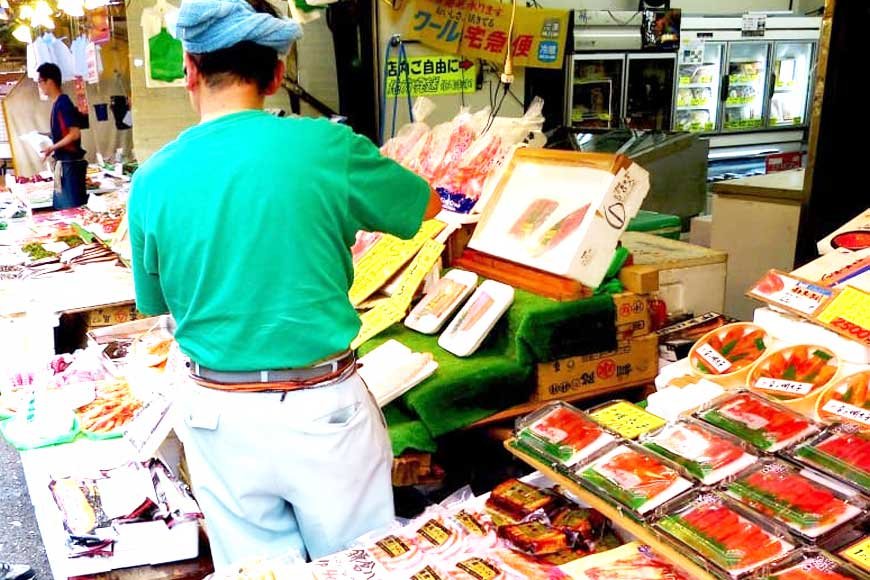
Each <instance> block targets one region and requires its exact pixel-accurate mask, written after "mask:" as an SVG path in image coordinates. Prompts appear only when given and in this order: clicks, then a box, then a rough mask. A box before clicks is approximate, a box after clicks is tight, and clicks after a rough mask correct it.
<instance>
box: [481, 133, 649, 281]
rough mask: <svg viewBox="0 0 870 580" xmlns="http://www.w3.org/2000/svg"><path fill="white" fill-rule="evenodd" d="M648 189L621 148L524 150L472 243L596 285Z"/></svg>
mask: <svg viewBox="0 0 870 580" xmlns="http://www.w3.org/2000/svg"><path fill="white" fill-rule="evenodd" d="M648 190H649V174H648V173H647V172H646V171H645V170H644V169H642V168H640V167H639V166H637V165H636V164H634V163H633V162H632V161H631V160H629V159H628V158H627V157H625V156H622V155H610V154H603V153H578V152H571V151H555V150H543V149H519V150H517V151H516V152H515V153H514V155H513V157H512V158H511V159H510V161H509V163H508V166H507V168H506V170H505V172H504V174H503V175H502V177H501V179H500V181H499V182H498V184H497V185H496V187H495V189H494V191H493V193H492V196H491V197H490V199H489V201H488V202H487V205H486V208H485V209H484V211H483V214H482V216H481V219H480V223H479V224H478V226H477V229H476V231H475V233H474V236H473V237H472V239H471V241H470V243H469V245H468V247H469V248H471V249H472V250H473V251H476V252H479V253H481V254H485V255H488V256H491V257H495V258H499V259H502V260H506V261H508V262H511V263H514V264H518V265H521V266H525V267H528V268H532V269H535V270H538V271H541V272H545V273H549V274H554V275H557V276H561V277H564V278H568V279H571V280H575V281H577V282H580V283H582V284H583V285H585V286H588V287H590V288H594V287H596V286H598V285H599V284H601V282H602V280H603V279H604V275H605V273H606V271H607V268H608V267H609V265H610V261H611V259H612V257H613V250H614V249H615V248H616V245H617V243H618V241H619V237H620V235H622V232H623V231H625V228H626V226H627V225H628V221H629V220H630V219H631V218H632V217H633V216H634V215H636V214H637V211H638V210H639V209H640V205H641V203H642V202H643V199H644V197H646V193H647V191H648Z"/></svg>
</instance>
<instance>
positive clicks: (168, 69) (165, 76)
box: [148, 28, 184, 83]
mask: <svg viewBox="0 0 870 580" xmlns="http://www.w3.org/2000/svg"><path fill="white" fill-rule="evenodd" d="M148 51H149V60H150V62H149V65H150V67H149V68H150V73H151V78H152V79H154V80H155V81H164V82H167V83H171V82H172V81H175V80H178V79H180V78H184V57H183V54H184V51H183V49H182V46H181V41H180V40H178V39H177V38H173V37H172V35H171V34H169V32H167V31H166V28H161V29H160V32H158V33H157V34H155V35H154V36H152V37H151V38H149V39H148Z"/></svg>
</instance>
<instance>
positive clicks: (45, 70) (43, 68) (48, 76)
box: [36, 62, 62, 88]
mask: <svg viewBox="0 0 870 580" xmlns="http://www.w3.org/2000/svg"><path fill="white" fill-rule="evenodd" d="M36 72H37V74H38V75H39V78H41V79H45V80H49V81H54V84H55V85H56V86H57V87H58V88H60V86H61V84H62V83H61V80H60V79H61V76H60V67H58V66H57V65H56V64H54V63H51V62H46V63H43V64H41V65H39V66H38V67H37V69H36Z"/></svg>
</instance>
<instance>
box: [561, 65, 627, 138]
mask: <svg viewBox="0 0 870 580" xmlns="http://www.w3.org/2000/svg"><path fill="white" fill-rule="evenodd" d="M624 80H625V55H624V54H589V55H582V54H581V55H575V56H574V59H573V61H572V63H571V86H570V87H569V91H570V104H569V113H570V119H571V126H572V127H577V128H581V129H614V128H617V127H619V126H620V118H621V116H622V86H623V82H624Z"/></svg>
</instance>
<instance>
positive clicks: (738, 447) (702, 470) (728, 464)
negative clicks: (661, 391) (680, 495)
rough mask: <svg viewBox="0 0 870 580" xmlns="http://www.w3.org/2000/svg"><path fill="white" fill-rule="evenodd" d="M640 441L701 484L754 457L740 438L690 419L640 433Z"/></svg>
mask: <svg viewBox="0 0 870 580" xmlns="http://www.w3.org/2000/svg"><path fill="white" fill-rule="evenodd" d="M640 443H641V444H642V445H643V446H644V447H646V448H647V449H649V450H651V451H653V452H655V453H657V454H658V455H661V456H662V457H665V458H666V459H669V460H671V461H673V462H674V463H677V464H679V465H680V466H682V467H683V468H684V469H685V470H686V471H687V472H688V473H689V474H690V475H692V476H693V477H694V478H695V479H697V480H698V481H700V482H701V483H702V484H704V485H713V484H715V483H718V482H719V481H721V480H723V479H725V478H726V477H729V476H732V475H735V474H737V473H739V472H740V471H742V470H744V469H746V468H747V467H749V466H750V465H752V464H753V463H754V462H755V461H756V460H757V459H758V458H757V457H756V456H755V455H753V454H752V453H751V449H752V448H751V447H750V446H749V445H748V444H746V443H745V442H743V441H742V440H741V439H738V438H737V437H734V436H732V435H729V434H727V433H725V432H723V431H720V430H718V429H716V428H715V427H712V426H711V425H708V424H706V423H703V422H701V421H696V420H693V419H682V420H680V421H676V422H674V423H670V424H668V425H666V426H664V427H662V428H661V429H659V430H658V431H655V432H652V433H648V434H646V435H642V436H641V438H640Z"/></svg>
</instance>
